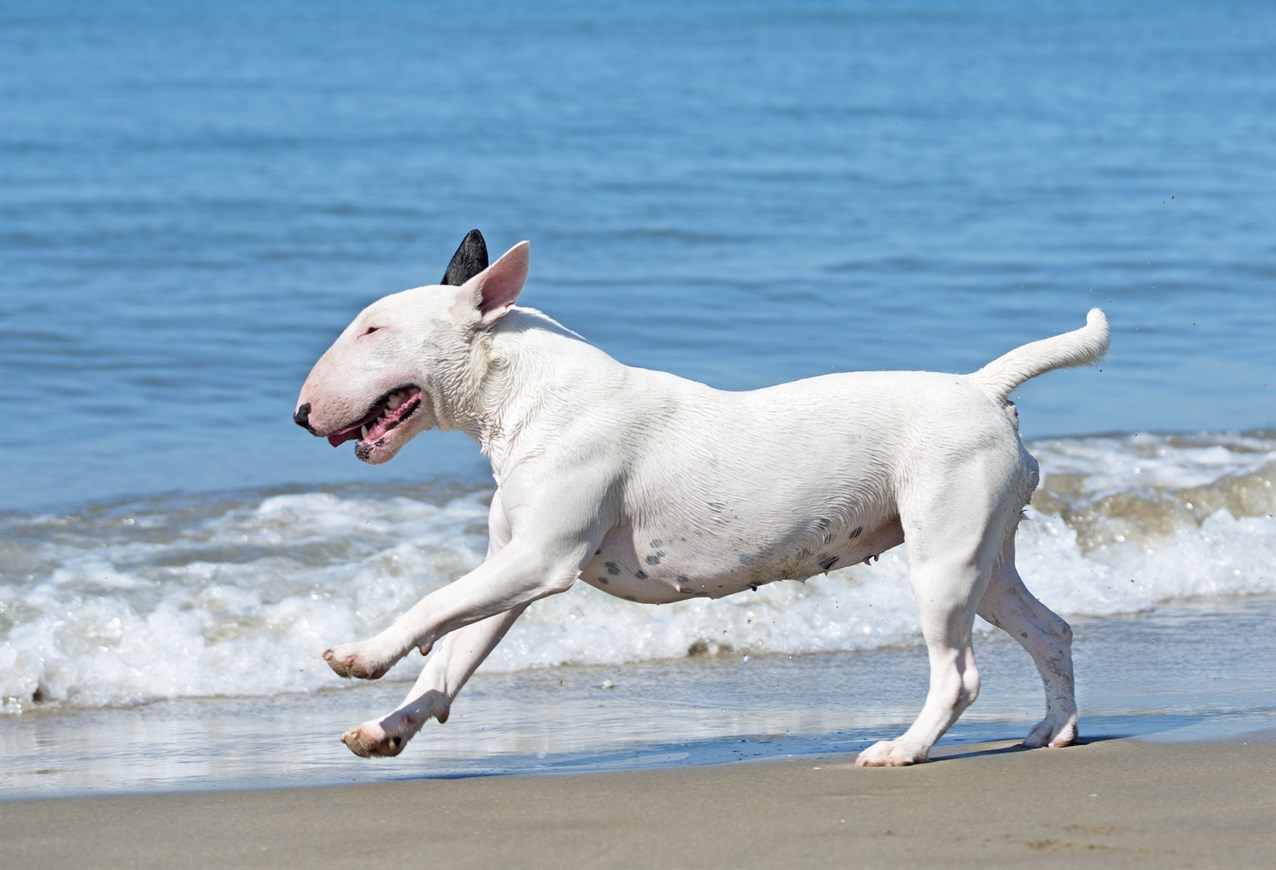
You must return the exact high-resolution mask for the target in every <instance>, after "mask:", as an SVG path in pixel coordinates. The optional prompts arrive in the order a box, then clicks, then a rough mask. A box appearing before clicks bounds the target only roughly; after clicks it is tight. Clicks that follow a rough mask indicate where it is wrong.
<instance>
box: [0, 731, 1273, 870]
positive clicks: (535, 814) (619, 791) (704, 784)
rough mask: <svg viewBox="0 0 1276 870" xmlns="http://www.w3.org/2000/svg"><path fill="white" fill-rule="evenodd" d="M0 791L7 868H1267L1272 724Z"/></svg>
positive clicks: (0, 859) (1, 848) (1, 853)
mask: <svg viewBox="0 0 1276 870" xmlns="http://www.w3.org/2000/svg"><path fill="white" fill-rule="evenodd" d="M853 762H854V756H833V757H823V758H810V757H807V758H802V759H791V760H781V761H768V762H757V763H740V764H724V765H715V766H704V767H680V768H669V769H661V770H645V771H630V772H617V773H592V774H583V775H562V776H480V777H470V778H462V779H430V780H415V781H403V782H393V783H379V784H375V785H356V786H344V787H335V788H304V789H301V788H299V789H283V790H261V791H236V792H225V791H222V792H218V791H206V792H199V793H177V794H156V795H145V796H122V797H92V798H62V799H49V800H32V801H9V802H5V803H0V866H4V867H6V868H8V870H18V868H28V867H29V868H60V867H71V866H75V867H81V868H83V867H104V868H105V867H110V868H116V867H121V868H122V867H139V868H150V867H154V868H178V867H227V868H231V867H234V868H255V867H262V868H267V867H268V868H278V867H306V868H330V867H331V868H346V867H356V866H365V867H372V866H400V867H403V866H444V867H449V868H457V867H475V868H489V867H497V866H516V867H547V868H548V867H554V868H560V867H777V868H778V867H785V868H789V867H849V866H859V867H915V866H944V867H976V866H977V867H981V868H986V867H1075V866H1077V864H1078V862H1084V864H1085V866H1087V867H1145V866H1158V867H1210V868H1240V867H1262V868H1270V867H1272V866H1274V865H1276V736H1274V732H1273V731H1271V730H1270V729H1268V730H1267V731H1265V732H1262V733H1259V734H1257V735H1249V736H1247V737H1246V738H1244V739H1238V740H1232V741H1224V742H1209V743H1180V744H1166V743H1159V744H1158V743H1146V742H1142V741H1139V740H1133V739H1120V738H1116V739H1100V740H1096V741H1094V742H1091V743H1087V744H1084V745H1081V746H1077V747H1072V748H1069V749H1064V750H1035V751H1025V750H1022V749H1020V748H1018V747H1016V746H1015V745H1014V744H1013V743H1009V742H1004V743H991V744H980V745H976V746H969V745H967V746H950V747H947V748H945V747H942V746H941V747H940V748H939V749H938V751H937V753H936V759H935V760H934V761H933V762H932V763H930V764H926V765H922V766H919V767H916V768H909V769H896V770H883V769H871V770H868V769H856V768H854V767H853V766H852V765H853Z"/></svg>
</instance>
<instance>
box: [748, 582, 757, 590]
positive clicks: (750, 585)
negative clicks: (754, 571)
mask: <svg viewBox="0 0 1276 870" xmlns="http://www.w3.org/2000/svg"><path fill="white" fill-rule="evenodd" d="M749 588H750V589H752V590H753V591H754V592H757V591H758V584H756V583H750V584H749Z"/></svg>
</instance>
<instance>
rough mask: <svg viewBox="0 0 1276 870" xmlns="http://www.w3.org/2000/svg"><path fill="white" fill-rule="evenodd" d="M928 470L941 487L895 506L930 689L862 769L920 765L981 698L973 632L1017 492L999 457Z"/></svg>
mask: <svg viewBox="0 0 1276 870" xmlns="http://www.w3.org/2000/svg"><path fill="white" fill-rule="evenodd" d="M919 470H920V469H919ZM933 472H934V473H932V474H930V475H926V476H925V477H922V478H921V480H930V481H938V484H932V485H931V486H930V487H928V486H925V485H924V484H921V485H918V489H917V490H916V491H914V492H913V493H909V494H906V495H905V497H904V498H901V501H900V522H901V525H903V527H904V546H905V549H906V550H907V552H908V582H909V586H910V587H911V588H912V592H913V597H914V598H915V599H916V601H917V607H918V610H919V611H920V615H921V625H922V635H923V637H924V638H925V640H926V652H927V657H928V658H929V661H930V687H929V689H928V691H927V694H926V701H925V703H924V704H923V705H922V710H921V713H920V714H918V716H917V719H916V720H915V721H914V722H913V724H912V725H911V726H910V727H909V729H908V730H907V731H905V732H904V733H903V734H902V735H901V736H899V737H897V738H895V739H894V740H883V741H880V742H878V743H875V744H873V745H872V746H870V747H868V748H867V749H865V750H864V751H863V752H861V753H860V755H859V758H858V759H856V765H857V766H859V767H898V766H903V765H908V764H918V763H920V762H923V761H925V760H926V759H927V757H928V756H929V754H930V749H931V747H932V746H934V745H935V742H936V741H937V740H939V738H940V737H941V736H942V735H943V734H944V732H945V731H947V730H948V728H949V727H950V726H951V725H952V724H953V723H954V722H956V721H957V718H958V717H959V716H961V714H962V712H963V711H965V709H966V708H967V707H969V706H970V705H971V704H973V703H974V701H975V698H976V697H978V695H979V670H978V668H977V667H976V665H975V650H974V647H973V646H972V644H971V629H972V627H973V626H974V622H975V607H976V605H977V604H978V602H979V600H980V599H981V598H982V597H983V594H984V590H985V589H986V588H987V586H988V582H989V580H990V578H991V576H992V567H993V561H994V557H995V556H996V555H997V553H998V551H999V550H1000V549H1001V544H1002V541H1003V540H1004V536H1005V535H1006V533H1007V528H1008V526H1009V525H1010V523H1011V521H1012V520H1011V518H1012V517H1013V516H1014V510H1013V509H1007V505H1008V504H1009V503H1010V499H1011V498H1012V497H1013V495H1014V493H1015V491H1016V489H1017V487H1016V486H1015V483H1016V481H1015V477H1016V474H1015V467H1014V466H1008V465H1007V464H1006V463H1005V462H1004V460H1003V459H1002V458H1000V457H999V455H998V454H996V453H983V454H975V455H971V456H968V457H966V458H964V460H963V463H962V465H961V466H960V467H959V470H956V471H955V470H954V468H953V466H951V465H950V464H947V463H946V464H945V466H944V467H940V468H936V469H933Z"/></svg>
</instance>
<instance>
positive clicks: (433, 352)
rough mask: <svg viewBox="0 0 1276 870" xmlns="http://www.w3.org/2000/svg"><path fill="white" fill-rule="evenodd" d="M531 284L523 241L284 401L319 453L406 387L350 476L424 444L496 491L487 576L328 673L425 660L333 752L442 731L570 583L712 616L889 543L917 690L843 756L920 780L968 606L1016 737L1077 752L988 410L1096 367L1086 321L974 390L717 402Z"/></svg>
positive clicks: (380, 306)
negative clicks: (526, 622)
mask: <svg viewBox="0 0 1276 870" xmlns="http://www.w3.org/2000/svg"><path fill="white" fill-rule="evenodd" d="M527 269H528V245H527V243H526V242H523V243H520V244H518V245H516V246H515V247H514V248H512V249H511V250H510V251H509V252H507V253H506V254H505V255H504V256H503V257H501V259H500V260H498V261H497V262H496V263H493V264H492V265H491V266H490V267H488V268H487V269H485V270H484V271H482V272H481V273H480V274H478V275H476V276H475V277H473V278H472V279H470V280H469V281H467V282H466V283H465V284H464V285H463V286H460V287H444V286H428V287H420V288H417V289H414V290H407V291H405V292H402V293H398V294H395V295H392V296H388V297H386V298H384V299H381V300H380V301H378V302H375V303H373V304H372V305H371V306H369V307H368V308H367V309H366V310H364V311H363V312H362V313H361V314H360V315H359V316H358V317H357V318H356V319H355V320H354V322H353V323H352V324H351V325H350V326H349V327H348V328H347V329H346V330H345V332H343V333H342V335H341V336H340V337H339V338H338V339H337V341H336V343H335V344H333V346H332V347H331V348H330V349H329V350H328V351H327V352H326V353H325V354H324V355H323V357H322V358H321V359H320V360H319V362H318V363H317V364H316V365H315V367H314V370H313V371H312V372H311V374H310V377H309V378H308V379H307V380H306V383H305V385H304V386H303V387H302V390H301V395H300V398H299V404H300V405H301V408H302V411H299V415H300V414H302V412H306V414H308V416H307V417H304V419H299V422H303V425H307V426H308V428H310V429H311V431H312V432H314V433H315V434H317V435H331V434H332V433H336V432H340V431H343V430H345V431H350V430H351V426H352V424H355V423H357V422H358V421H359V420H361V419H363V418H364V417H366V416H367V415H368V414H369V412H370V410H373V409H375V407H376V403H377V400H378V398H379V397H382V396H384V395H386V394H388V393H394V391H396V390H397V391H398V394H397V396H398V397H402V395H403V393H404V390H405V388H407V387H409V386H411V387H415V388H419V389H420V393H419V394H417V393H415V392H414V393H413V395H419V405H417V406H416V411H415V413H413V414H412V415H411V416H410V417H408V418H407V419H406V420H404V421H403V422H402V423H401V424H399V425H398V426H397V427H396V428H393V429H392V430H389V431H386V432H374V434H373V435H372V436H371V437H370V438H365V439H364V440H362V441H361V442H360V444H359V445H358V448H357V452H358V453H359V455H360V456H361V458H364V459H365V460H366V461H369V462H384V461H387V460H388V459H390V458H391V457H392V456H393V455H394V454H395V453H396V452H397V451H398V450H399V448H400V447H402V445H403V444H404V443H406V442H407V441H408V440H409V439H410V438H412V437H413V436H414V435H416V434H417V433H418V432H420V431H423V430H425V429H427V428H431V427H434V426H437V427H439V428H441V429H460V430H463V431H465V432H467V433H469V434H470V435H471V436H473V437H474V438H475V439H476V440H477V441H478V443H479V445H480V446H481V447H482V449H483V451H484V452H485V453H486V454H487V455H488V456H489V457H490V458H491V462H492V470H493V474H494V476H495V479H496V485H497V488H496V493H495V496H494V497H493V499H492V507H491V514H490V518H489V531H490V545H489V550H488V555H487V559H486V561H484V562H483V563H482V564H481V565H479V566H478V567H477V568H475V569H474V570H473V571H471V572H470V573H468V574H466V575H465V576H463V577H461V578H460V579H458V580H456V581H455V582H453V583H451V584H449V585H448V586H446V587H444V588H442V589H440V590H438V591H436V592H433V593H431V594H429V595H427V596H426V597H425V598H423V599H422V600H421V601H420V602H419V603H418V604H417V605H415V606H414V607H412V608H411V609H410V610H409V611H408V612H407V613H405V614H404V615H403V616H401V617H400V618H399V619H397V620H395V622H394V624H393V625H391V626H390V627H389V628H387V629H386V630H384V631H382V632H381V633H380V634H378V635H376V636H375V637H373V638H372V639H370V640H367V641H364V642H361V643H347V644H342V645H340V646H336V647H334V648H332V649H331V650H328V651H327V652H326V653H325V654H324V656H325V658H326V659H327V660H328V662H329V664H330V665H331V666H332V668H333V670H335V671H336V672H337V673H338V674H340V675H342V676H354V677H364V678H371V679H376V678H377V677H380V676H381V675H382V674H384V673H385V672H386V671H387V670H389V668H390V667H391V666H393V665H394V664H395V663H396V662H397V661H399V659H401V658H403V657H404V656H405V655H406V654H407V653H408V652H410V651H411V650H413V649H415V648H420V649H421V650H422V651H423V652H429V651H430V649H431V647H433V646H434V645H435V643H436V642H438V648H437V649H434V651H433V654H432V655H430V656H429V658H428V660H427V662H426V665H425V669H424V671H423V673H422V674H421V676H420V678H419V679H418V680H417V681H416V684H415V685H414V686H413V688H412V690H411V691H410V692H409V693H408V695H407V698H406V699H405V700H404V702H403V704H402V705H401V706H400V707H399V708H398V709H397V710H395V711H394V712H392V713H391V714H389V715H388V716H385V717H383V718H381V719H377V720H372V721H369V722H365V723H364V724H362V725H359V726H357V727H355V728H352V729H351V730H349V731H347V732H346V733H345V734H344V735H343V736H342V741H343V742H344V743H345V744H346V745H347V746H348V747H349V748H350V749H351V750H353V751H354V752H355V753H356V754H358V755H362V756H369V755H397V754H398V753H399V752H400V751H401V750H402V749H403V747H404V745H406V743H407V741H408V740H409V739H411V737H412V736H413V735H414V734H415V733H416V732H417V731H418V730H419V729H420V728H421V726H422V725H423V724H424V723H425V722H426V721H427V720H428V719H430V718H431V717H433V718H435V719H438V720H439V721H440V722H442V721H446V719H447V716H448V711H449V708H450V705H451V703H452V700H453V699H454V698H455V697H456V695H457V693H458V692H459V691H460V690H461V687H462V686H463V685H464V684H465V682H466V680H467V679H468V678H469V677H470V675H471V674H472V673H473V672H474V670H475V668H477V667H478V665H479V664H480V663H481V662H482V661H483V659H484V658H485V657H486V656H487V654H488V653H489V652H491V650H492V649H493V648H494V647H495V646H496V644H497V643H498V642H499V641H500V639H501V637H502V636H503V635H504V634H505V632H506V631H507V630H508V629H509V627H510V626H511V625H512V624H513V622H514V621H515V620H516V619H517V618H518V616H519V614H520V613H522V612H523V610H524V608H526V607H527V606H528V605H529V604H531V603H532V602H533V601H535V600H536V599H538V598H543V597H545V596H547V595H553V594H555V593H558V592H563V591H565V590H566V589H568V588H569V587H571V586H572V584H573V583H575V582H576V581H577V580H578V579H580V580H584V581H585V582H586V583H588V584H589V585H591V586H594V587H596V588H597V589H599V590H601V591H603V592H608V593H610V594H612V595H616V596H620V597H622V598H625V599H627V600H629V601H637V602H644V603H648V604H661V603H667V602H673V601H680V600H683V599H686V598H692V597H696V596H707V597H711V598H717V597H721V596H724V595H730V594H732V593H735V592H740V591H742V590H746V589H750V588H755V587H757V586H758V585H760V584H763V583H770V582H772V581H775V580H781V579H793V580H797V579H804V578H807V577H810V576H813V575H815V574H819V573H827V571H829V570H831V569H834V568H838V567H842V566H846V565H851V564H854V563H857V562H863V561H866V560H871V559H872V558H873V557H876V556H878V555H879V554H881V553H882V552H883V551H884V550H887V549H890V548H891V547H894V546H896V545H898V544H900V543H903V544H904V545H905V547H906V550H907V554H908V562H909V583H910V585H911V587H912V591H913V594H914V596H915V597H916V599H917V603H918V606H919V608H920V610H921V621H922V632H923V634H924V636H925V640H926V645H927V649H928V653H929V657H930V669H931V677H930V689H929V692H928V694H927V696H926V701H925V705H924V706H923V708H922V711H921V714H920V715H919V716H918V717H917V720H916V721H915V722H914V723H913V725H912V727H910V728H909V729H908V730H907V731H906V732H905V733H904V734H903V735H901V736H900V737H897V738H895V739H894V740H885V741H882V742H879V743H876V744H874V745H872V746H870V747H869V748H868V749H866V750H864V752H862V753H861V754H860V756H859V760H858V763H859V764H860V765H906V764H914V763H917V762H921V761H925V760H926V758H927V754H928V753H929V751H930V748H931V746H933V745H934V743H935V741H936V740H938V739H939V737H940V735H942V734H943V733H944V732H945V730H947V729H948V727H949V726H950V725H952V723H953V722H954V721H956V719H957V717H958V716H959V715H961V713H962V711H963V710H965V709H966V707H967V706H969V705H970V704H971V702H973V701H974V700H975V696H976V694H977V693H978V691H979V676H978V672H977V670H976V668H975V657H974V652H973V650H972V647H971V628H972V624H973V621H974V618H975V614H976V613H978V614H979V615H981V616H983V617H984V618H985V619H987V620H988V621H989V622H991V623H993V624H994V625H997V626H999V627H1000V628H1002V629H1004V630H1006V631H1007V632H1009V633H1010V634H1011V635H1012V636H1013V637H1014V638H1015V640H1016V641H1018V642H1019V643H1020V644H1022V645H1023V646H1024V648H1025V649H1026V650H1027V651H1028V652H1029V653H1030V654H1031V655H1032V657H1033V659H1034V661H1035V662H1036V664H1037V668H1038V670H1039V671H1040V674H1041V679H1042V681H1043V682H1044V684H1045V692H1046V715H1045V718H1044V719H1043V720H1042V721H1041V722H1040V723H1038V724H1037V725H1036V727H1034V728H1033V729H1032V731H1031V733H1030V734H1029V735H1028V737H1027V739H1026V740H1025V744H1026V745H1028V746H1045V745H1050V746H1063V745H1068V744H1070V743H1072V742H1074V741H1075V740H1076V738H1077V720H1076V703H1075V700H1074V690H1073V675H1072V658H1071V631H1070V629H1069V627H1068V625H1067V623H1066V622H1064V621H1063V620H1062V619H1060V618H1059V617H1058V616H1056V615H1055V614H1054V613H1052V612H1051V611H1050V610H1048V609H1047V608H1046V607H1045V606H1044V605H1042V604H1041V603H1040V602H1039V601H1037V599H1036V598H1034V597H1033V596H1032V595H1031V594H1030V593H1029V592H1028V590H1027V589H1026V588H1025V587H1024V585H1023V582H1022V581H1021V580H1020V578H1019V575H1018V573H1017V572H1016V570H1015V558H1014V532H1015V528H1016V525H1017V522H1018V520H1019V517H1020V512H1021V510H1022V508H1023V506H1024V505H1025V504H1027V502H1028V499H1029V496H1030V495H1031V493H1032V491H1033V489H1034V488H1035V487H1036V485H1037V482H1038V470H1037V463H1036V462H1035V461H1034V460H1033V458H1032V457H1031V456H1030V455H1029V454H1028V452H1027V451H1026V450H1025V449H1024V447H1023V445H1022V443H1021V442H1020V440H1019V435H1018V432H1017V425H1016V422H1017V418H1016V416H1015V412H1014V406H1013V405H1011V404H1009V403H1008V401H1007V397H1008V395H1009V394H1010V392H1011V391H1012V390H1013V389H1014V388H1015V387H1017V386H1018V385H1019V384H1021V383H1023V382H1024V381H1026V380H1028V379H1029V378H1032V377H1035V376H1036V375H1039V374H1042V373H1044V372H1047V371H1050V370H1052V369H1056V368H1060V367H1063V366H1074V365H1082V364H1087V363H1095V362H1097V361H1098V360H1099V359H1100V358H1101V357H1102V356H1103V354H1104V352H1105V351H1106V349H1107V344H1108V326H1107V320H1106V318H1105V317H1104V315H1103V313H1102V312H1101V311H1099V310H1098V309H1095V310H1093V311H1091V312H1090V313H1089V316H1088V318H1087V324H1086V326H1085V327H1084V328H1082V329H1079V330H1076V331H1075V332H1070V333H1067V334H1065V335H1060V336H1057V337H1055V338H1049V339H1045V340H1043V341H1037V342H1034V343H1032V344H1028V345H1024V346H1023V347H1020V348H1018V349H1016V350H1013V351H1011V352H1010V353H1008V354H1006V355H1005V356H1003V357H1001V358H999V359H997V360H995V361H993V362H991V363H989V364H988V365H987V366H985V367H984V368H982V369H980V370H979V371H977V372H974V373H973V374H968V375H951V374H934V373H928V372H866V373H850V374H835V375H827V376H823V377H816V378H811V379H809V380H803V381H797V382H794V383H788V384H782V385H780V386H775V387H769V388H767V389H761V390H754V391H750V392H722V391H719V390H715V389H711V388H709V387H707V386H705V385H703V384H699V383H695V382H692V381H688V380H684V379H682V378H679V377H676V376H674V375H671V374H666V373H663V372H656V371H647V370H643V369H637V368H630V367H628V366H625V365H621V364H620V363H618V362H616V361H615V360H613V359H611V358H610V357H609V356H607V354H605V353H603V352H602V351H601V350H599V349H598V348H596V347H594V346H593V345H591V344H589V343H588V342H587V341H585V340H584V339H582V338H581V337H580V336H578V335H576V334H575V333H573V332H571V331H569V330H567V329H565V328H564V327H562V326H560V325H559V324H558V323H556V322H554V321H553V320H551V319H550V318H548V317H546V316H545V315H543V314H541V313H539V312H537V311H533V310H531V309H527V308H522V307H516V306H515V304H514V303H515V301H516V299H517V297H518V294H519V292H520V291H521V289H522V287H523V283H524V281H525V279H526V277H527ZM383 404H384V403H383ZM374 413H375V411H374ZM303 416H304V415H303ZM374 429H376V427H375V426H374ZM347 437H349V436H347Z"/></svg>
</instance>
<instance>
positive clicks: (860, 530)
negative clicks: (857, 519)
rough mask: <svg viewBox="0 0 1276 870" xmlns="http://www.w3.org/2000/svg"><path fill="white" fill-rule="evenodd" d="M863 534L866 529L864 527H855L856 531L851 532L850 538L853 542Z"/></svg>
mask: <svg viewBox="0 0 1276 870" xmlns="http://www.w3.org/2000/svg"><path fill="white" fill-rule="evenodd" d="M863 533H864V527H863V526H856V527H855V531H853V532H851V538H850V539H851V540H852V541H853V540H855V539H856V538H858V537H859V536H860V535H861V534H863Z"/></svg>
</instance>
